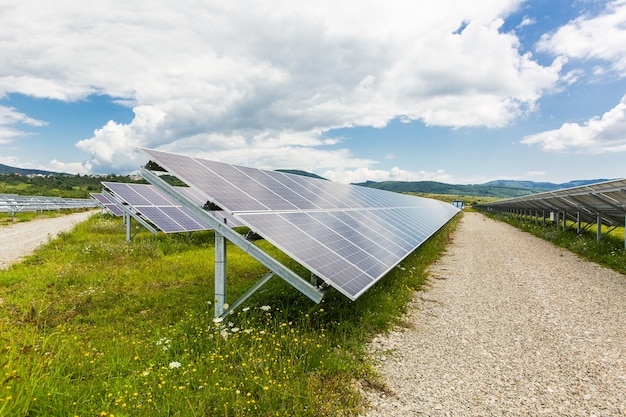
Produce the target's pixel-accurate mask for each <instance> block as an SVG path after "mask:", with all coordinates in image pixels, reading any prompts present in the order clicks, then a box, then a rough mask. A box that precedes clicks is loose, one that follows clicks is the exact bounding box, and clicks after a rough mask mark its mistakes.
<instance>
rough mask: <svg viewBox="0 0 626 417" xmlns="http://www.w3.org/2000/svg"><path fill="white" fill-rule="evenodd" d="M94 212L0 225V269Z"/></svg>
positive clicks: (30, 252) (5, 267) (69, 228)
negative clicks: (0, 246) (0, 245)
mask: <svg viewBox="0 0 626 417" xmlns="http://www.w3.org/2000/svg"><path fill="white" fill-rule="evenodd" d="M93 213H94V212H93V211H83V212H80V213H73V214H68V215H63V216H59V217H51V218H41V219H34V220H31V221H28V222H23V223H15V224H12V225H8V226H2V227H0V242H2V250H0V269H7V268H8V267H9V266H11V265H12V264H14V263H16V262H19V261H20V260H21V258H22V257H24V256H27V255H30V254H32V253H33V251H34V250H35V249H36V248H37V247H38V246H40V245H42V244H44V243H46V242H48V240H49V239H53V238H54V237H56V236H57V235H58V234H59V233H61V232H65V231H68V230H71V229H72V228H73V227H74V226H75V225H76V224H78V223H80V222H82V221H84V220H87V218H89V217H90V216H91V215H92V214H93Z"/></svg>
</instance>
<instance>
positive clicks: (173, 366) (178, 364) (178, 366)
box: [170, 361, 181, 369]
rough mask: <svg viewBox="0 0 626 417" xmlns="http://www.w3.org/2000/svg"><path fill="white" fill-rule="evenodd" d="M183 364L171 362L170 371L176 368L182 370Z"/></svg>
mask: <svg viewBox="0 0 626 417" xmlns="http://www.w3.org/2000/svg"><path fill="white" fill-rule="evenodd" d="M180 366H181V363H180V362H176V361H174V362H170V369H174V368H180Z"/></svg>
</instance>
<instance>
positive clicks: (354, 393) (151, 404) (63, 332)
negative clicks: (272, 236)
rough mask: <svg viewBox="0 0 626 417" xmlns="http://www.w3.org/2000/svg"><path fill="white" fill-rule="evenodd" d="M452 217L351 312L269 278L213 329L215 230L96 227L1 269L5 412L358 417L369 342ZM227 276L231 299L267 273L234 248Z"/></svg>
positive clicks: (435, 250) (440, 243)
mask: <svg viewBox="0 0 626 417" xmlns="http://www.w3.org/2000/svg"><path fill="white" fill-rule="evenodd" d="M458 218H459V216H457V218H455V219H453V220H452V221H451V222H450V223H449V224H448V225H446V226H445V227H444V228H443V229H442V230H440V231H439V232H438V233H437V234H436V235H434V236H433V237H432V238H431V239H430V240H429V241H428V242H427V243H425V244H424V245H422V246H421V247H420V248H418V250H417V251H415V252H414V253H413V254H412V255H411V256H409V257H408V258H407V259H405V260H404V261H403V262H402V264H401V265H400V266H398V267H397V268H394V270H393V271H391V272H390V273H389V274H387V276H386V277H385V278H383V279H382V280H381V281H380V282H379V283H377V284H376V285H375V286H374V287H372V288H371V289H370V290H369V291H368V292H367V293H366V294H364V295H363V296H362V297H360V298H359V299H358V300H357V301H356V302H350V301H349V300H348V299H346V298H345V297H344V296H342V295H340V294H338V293H336V292H334V291H330V292H329V293H328V294H326V296H325V298H324V300H323V302H322V303H320V304H314V303H312V302H311V301H310V300H308V299H307V298H306V297H304V296H303V295H301V294H299V293H298V292H297V291H296V290H294V289H293V288H291V287H290V286H289V285H288V284H286V283H284V282H283V281H282V280H280V279H279V278H273V279H272V280H270V282H269V283H267V284H266V285H265V286H264V287H263V288H262V289H261V290H260V291H258V292H257V294H255V295H254V296H253V297H252V298H251V299H249V300H248V301H247V303H245V304H244V305H243V306H242V307H241V308H240V309H239V310H238V311H236V312H235V313H234V314H233V315H230V316H228V317H227V318H226V319H224V321H223V322H222V323H214V321H213V306H212V301H213V244H214V236H213V233H212V232H197V233H194V234H193V235H191V236H187V235H164V234H159V235H157V236H153V235H151V234H148V233H140V234H139V235H138V236H137V237H136V238H135V239H134V240H133V242H131V243H127V242H125V240H124V230H123V227H122V225H121V224H120V222H119V219H115V218H112V217H108V216H100V215H95V216H92V218H91V219H90V220H88V221H87V222H84V223H82V224H80V225H78V226H77V227H76V228H75V229H74V230H73V231H72V232H70V233H63V234H61V235H60V236H59V238H57V239H55V240H53V241H51V242H49V243H48V244H46V245H45V246H43V247H42V248H40V249H39V250H37V251H36V252H35V254H34V255H32V256H30V257H29V258H27V260H26V261H24V262H23V263H21V264H17V265H14V266H12V267H11V268H10V269H9V270H6V271H0V415H7V416H30V417H34V416H64V417H65V416H117V417H119V416H207V415H211V416H293V415H297V416H338V415H345V416H348V415H356V414H357V413H358V412H359V411H360V410H361V409H362V406H363V400H362V398H361V396H360V393H359V391H358V389H357V388H356V384H355V381H357V380H361V381H366V382H367V381H369V382H370V383H372V384H379V382H378V381H377V376H376V374H375V372H374V371H373V368H372V366H371V362H370V359H369V358H368V356H367V353H366V351H365V348H364V346H365V344H366V342H367V341H368V340H370V339H371V337H372V336H373V335H374V334H376V333H378V332H383V331H385V330H387V329H389V328H390V327H391V326H393V325H397V324H401V321H400V317H401V314H402V313H403V312H404V311H405V308H406V305H407V302H408V300H409V299H410V297H411V294H412V293H413V291H414V290H415V289H417V288H419V287H420V286H421V285H422V284H423V283H424V281H425V279H426V277H427V275H428V272H427V271H428V267H429V265H430V264H431V263H432V262H434V261H435V260H436V259H437V258H438V257H439V256H440V254H441V251H442V250H443V249H444V248H445V246H446V244H447V242H448V240H449V237H450V234H451V233H452V231H453V230H454V228H455V226H456V224H457V222H458ZM257 244H258V245H261V246H262V247H263V249H264V250H266V251H268V252H270V253H272V254H273V256H275V257H277V258H279V259H281V261H282V262H284V263H285V264H287V265H288V266H290V267H291V268H292V269H294V270H296V271H298V272H300V273H302V274H303V276H305V273H306V271H304V270H303V268H301V267H300V266H298V265H296V264H294V263H293V261H292V260H290V259H289V258H287V257H286V256H285V255H284V254H282V253H280V252H279V251H277V250H276V249H275V248H273V247H272V246H270V245H269V244H268V243H267V242H264V241H259V242H257ZM227 272H228V291H229V299H230V300H234V299H235V298H237V297H238V296H239V295H241V294H243V293H244V292H245V291H246V290H247V289H248V288H249V287H250V286H251V285H252V284H253V283H254V282H256V281H257V280H258V279H260V278H261V277H262V276H263V275H264V273H265V272H267V271H266V269H265V268H264V267H263V266H262V265H260V264H259V263H257V262H256V261H254V260H252V259H251V258H250V257H249V256H247V255H245V254H244V253H242V252H241V251H240V250H239V249H238V248H236V247H234V246H232V245H230V246H229V247H228V271H227Z"/></svg>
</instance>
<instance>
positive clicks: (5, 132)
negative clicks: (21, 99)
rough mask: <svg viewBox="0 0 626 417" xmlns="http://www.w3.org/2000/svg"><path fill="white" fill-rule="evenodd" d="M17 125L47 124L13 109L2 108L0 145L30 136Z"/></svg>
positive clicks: (0, 114)
mask: <svg viewBox="0 0 626 417" xmlns="http://www.w3.org/2000/svg"><path fill="white" fill-rule="evenodd" d="M15 125H28V126H44V125H45V122H43V121H41V120H36V119H33V118H31V117H28V116H27V115H25V114H24V113H21V112H18V111H16V110H15V109H14V108H12V107H7V106H0V144H7V143H10V142H12V141H13V140H14V139H16V138H17V137H20V136H27V135H29V133H28V132H24V131H22V130H20V129H19V128H15Z"/></svg>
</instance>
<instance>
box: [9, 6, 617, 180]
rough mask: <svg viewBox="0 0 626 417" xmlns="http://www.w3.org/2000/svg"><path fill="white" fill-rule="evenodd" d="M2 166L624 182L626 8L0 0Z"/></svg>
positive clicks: (83, 170) (96, 170) (357, 177)
mask: <svg viewBox="0 0 626 417" xmlns="http://www.w3.org/2000/svg"><path fill="white" fill-rule="evenodd" d="M0 56H1V57H2V59H0V163H2V164H5V165H11V166H16V167H21V168H36V169H45V170H52V171H59V172H67V173H72V174H77V173H79V174H81V175H84V174H112V173H114V174H127V173H134V172H137V171H138V169H139V167H140V166H141V165H143V164H145V163H146V162H147V160H146V158H145V156H144V155H143V154H142V153H141V152H138V150H137V149H138V148H139V147H145V148H152V149H161V150H165V151H169V152H175V153H181V154H185V155H192V156H198V157H202V158H206V159H211V160H218V161H222V162H229V163H234V164H240V165H247V166H252V167H256V168H262V169H301V170H305V171H309V172H314V173H316V174H319V175H322V176H324V177H326V178H328V179H331V180H334V181H339V182H344V183H355V182H362V181H368V180H369V181H426V180H429V181H441V182H447V183H454V184H478V183H483V182H487V181H491V180H497V179H513V180H532V181H549V182H556V183H562V182H567V181H570V180H581V179H600V178H603V179H615V178H623V177H625V176H626V169H624V161H625V158H626V0H613V1H607V0H605V1H596V0H568V1H565V0H550V1H546V0H529V1H522V0H477V1H471V2H469V1H467V0H438V1H437V2H435V3H433V2H425V1H406V0H384V1H382V0H341V1H337V0H332V1H331V0H316V1H313V2H311V1H306V2H305V1H301V0H272V1H269V0H266V1H263V0H209V1H197V0H154V1H151V2H132V1H127V0H123V1H121V0H120V1H117V0H99V1H97V2H85V1H82V0H55V1H53V2H49V1H44V0H3V4H2V8H1V9H0Z"/></svg>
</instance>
